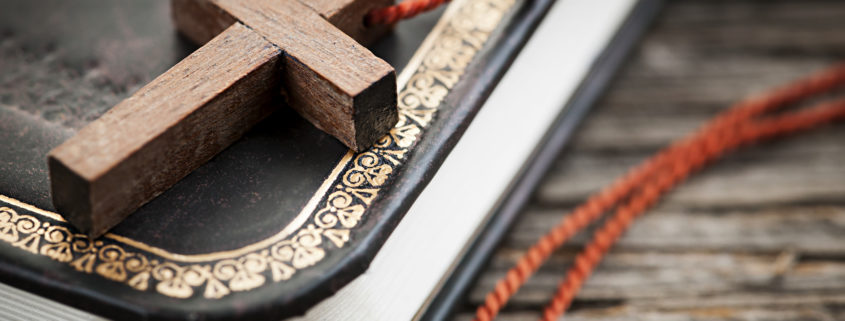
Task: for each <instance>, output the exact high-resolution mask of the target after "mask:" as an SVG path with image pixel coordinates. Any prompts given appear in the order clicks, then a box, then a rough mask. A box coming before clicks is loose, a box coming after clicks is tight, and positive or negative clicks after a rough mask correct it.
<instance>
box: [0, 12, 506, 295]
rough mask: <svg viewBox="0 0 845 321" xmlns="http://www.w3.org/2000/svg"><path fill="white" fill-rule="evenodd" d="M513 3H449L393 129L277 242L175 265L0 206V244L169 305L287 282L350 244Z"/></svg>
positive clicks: (402, 97)
mask: <svg viewBox="0 0 845 321" xmlns="http://www.w3.org/2000/svg"><path fill="white" fill-rule="evenodd" d="M514 2H515V0H466V1H456V2H454V3H453V4H452V5H453V6H458V5H460V6H461V7H460V8H457V11H456V12H455V13H454V14H453V15H452V17H451V18H450V19H449V20H448V21H447V22H446V25H445V26H444V27H443V29H441V30H440V31H439V32H440V33H439V34H438V36H437V38H436V39H435V40H434V41H433V43H432V44H431V47H430V48H429V49H428V51H427V52H426V53H424V54H423V55H422V60H421V62H420V64H419V66H418V67H417V69H416V70H415V72H414V73H413V74H412V76H411V77H410V78H409V80H408V82H407V83H406V85H405V87H404V88H403V90H402V91H401V92H400V93H399V109H400V119H399V122H398V123H397V124H396V126H395V127H394V128H393V129H392V130H391V131H390V133H389V134H388V135H386V136H385V137H383V138H382V139H381V140H379V141H378V142H377V143H376V144H375V145H374V146H373V147H372V148H371V149H370V150H368V151H366V152H363V153H360V154H358V155H356V156H354V157H353V159H352V161H351V162H350V163H349V164H348V165H347V168H346V169H345V170H344V172H343V173H342V174H341V176H340V177H339V178H338V180H337V181H336V182H335V183H334V184H335V185H334V186H333V187H332V188H331V189H330V190H328V191H327V193H326V194H327V195H328V196H327V197H326V198H325V199H324V201H323V202H322V203H321V205H319V206H318V207H317V209H316V211H315V212H314V213H312V215H311V217H310V221H309V222H308V223H306V224H304V225H303V227H302V228H300V230H298V231H296V232H294V233H293V234H292V236H290V237H288V238H287V239H285V240H282V241H279V242H276V243H275V244H272V245H270V246H268V247H266V248H263V249H259V250H255V251H253V252H251V253H248V254H245V255H242V256H239V257H235V258H230V259H224V260H218V261H210V262H202V263H184V262H177V261H174V260H166V259H162V258H159V257H157V256H155V255H154V254H151V253H141V251H138V250H136V249H134V248H133V247H132V246H130V245H127V244H122V243H121V242H119V241H115V240H91V239H89V238H88V237H87V236H86V235H83V234H78V233H73V232H72V228H71V227H70V226H69V225H68V224H67V223H66V222H62V221H57V220H54V219H51V218H48V217H41V216H38V217H36V216H31V215H22V214H19V213H18V212H17V211H16V210H15V209H12V208H10V207H0V241H2V242H4V243H7V244H10V245H12V246H14V247H17V248H20V249H22V250H25V251H27V252H30V253H32V254H37V255H43V256H46V257H49V258H51V259H53V260H55V261H58V262H62V263H66V264H68V265H70V266H71V267H73V268H74V269H76V270H78V271H80V272H83V273H88V274H96V275H100V276H102V277H104V278H106V279H109V280H112V281H116V282H122V283H125V284H126V285H129V286H130V287H132V288H133V289H135V290H138V291H156V292H158V293H160V294H162V295H166V296H168V297H172V298H180V299H186V298H192V297H197V296H202V297H204V298H206V299H219V298H222V297H225V296H227V295H229V294H231V293H233V292H241V291H249V290H251V289H255V288H257V287H260V286H262V285H265V284H269V283H274V282H283V281H285V280H289V279H290V278H292V277H293V276H294V275H295V274H296V273H297V271H298V270H301V269H305V268H308V267H311V266H313V265H315V264H317V263H318V262H320V261H321V260H322V259H323V258H325V257H326V255H327V252H328V251H329V250H330V249H331V247H334V248H342V247H344V246H345V245H346V244H347V243H348V242H349V240H350V235H351V231H352V230H353V229H354V228H355V227H356V226H358V225H359V224H360V222H362V221H363V220H364V219H365V216H366V213H367V208H368V207H369V206H370V204H372V202H373V200H374V199H375V198H376V197H378V194H379V192H380V190H381V188H382V187H383V186H384V185H385V184H387V182H388V181H389V179H390V178H391V175H392V174H393V173H394V172H395V171H396V168H397V167H399V166H401V165H402V163H403V162H404V160H405V159H406V155H407V154H408V152H409V151H410V149H411V148H412V147H413V146H414V144H415V142H416V141H417V139H418V138H419V137H420V135H421V134H422V133H423V131H424V129H425V128H426V127H427V126H428V124H429V123H430V122H431V120H432V118H433V117H434V115H435V113H436V111H437V109H438V108H439V106H440V105H441V103H442V101H443V99H444V98H445V97H446V95H447V94H448V93H449V90H450V89H451V88H452V87H453V86H454V85H455V84H457V82H458V80H459V79H460V77H461V76H462V75H463V74H464V72H465V70H466V68H467V66H468V65H469V64H470V62H471V61H472V59H473V57H474V56H475V55H476V53H477V52H478V51H479V50H480V49H481V47H482V46H483V45H484V43H485V42H486V40H487V38H488V37H489V35H490V34H491V32H492V31H493V30H494V29H495V28H496V26H497V25H498V24H499V23H500V21H501V20H502V18H503V16H504V15H505V13H506V12H507V11H508V10H509V9H510V8H511V7H512V6H513V4H514Z"/></svg>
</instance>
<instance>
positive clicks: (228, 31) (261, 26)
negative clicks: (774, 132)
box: [48, 0, 398, 236]
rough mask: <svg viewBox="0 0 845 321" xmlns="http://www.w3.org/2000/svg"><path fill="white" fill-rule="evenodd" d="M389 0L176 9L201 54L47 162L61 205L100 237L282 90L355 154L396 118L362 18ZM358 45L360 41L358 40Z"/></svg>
mask: <svg viewBox="0 0 845 321" xmlns="http://www.w3.org/2000/svg"><path fill="white" fill-rule="evenodd" d="M391 4H392V0H173V1H172V9H173V17H174V21H175V23H176V26H177V27H178V28H179V29H180V31H181V32H182V33H184V34H185V35H186V36H187V37H188V38H190V39H191V40H193V41H196V42H197V43H205V45H204V46H203V47H202V48H200V49H199V50H197V51H196V52H194V53H193V54H191V55H190V56H188V57H187V58H185V59H184V60H182V61H181V62H179V63H178V64H177V65H176V66H174V67H173V68H171V69H170V70H168V71H167V72H165V73H164V74H163V75H161V76H159V77H158V78H156V79H155V80H153V81H152V82H151V83H150V84H148V85H146V86H145V87H143V88H141V89H140V90H139V91H138V92H136V93H135V94H134V95H132V96H131V97H129V98H128V99H126V100H124V101H123V102H121V103H120V104H118V105H117V106H115V107H113V108H112V109H111V110H109V111H108V112H107V113H105V114H104V115H103V116H102V117H100V118H99V119H97V120H96V121H94V122H92V123H91V124H89V125H88V126H86V127H85V128H83V129H82V130H80V131H79V133H77V134H76V136H74V137H72V138H70V139H69V140H67V141H66V142H65V143H63V144H62V145H60V146H58V147H56V148H55V149H53V150H52V151H51V152H50V153H49V155H48V166H49V169H50V182H51V190H52V196H53V203H54V205H55V206H56V209H57V210H58V211H59V212H60V213H61V214H62V215H64V216H65V218H67V219H68V220H69V221H70V222H71V223H73V224H74V225H75V226H77V227H78V228H79V229H81V230H82V231H84V232H86V233H88V234H89V235H91V236H98V235H101V234H103V233H105V231H106V230H108V229H109V228H111V227H112V226H114V225H116V224H117V223H119V222H120V221H121V220H122V219H123V218H125V217H126V216H128V215H129V214H131V213H132V212H134V211H135V210H136V209H138V208H139V207H140V206H141V205H143V204H144V203H146V202H148V201H150V200H151V199H152V198H154V197H155V196H157V195H158V194H160V193H162V192H163V191H164V190H166V189H167V188H169V187H170V186H172V185H173V184H175V183H176V182H177V181H179V180H180V179H182V178H183V177H184V176H186V175H187V174H188V173H190V172H191V171H193V170H194V169H196V168H197V167H199V166H200V165H202V164H203V163H205V162H207V161H208V160H210V159H211V158H212V157H213V156H214V155H215V154H217V153H218V152H220V151H221V150H223V149H224V148H226V147H227V146H228V145H230V144H231V143H233V142H234V141H235V140H236V139H238V138H239V137H240V136H241V135H242V134H243V133H244V132H245V131H246V130H247V129H249V128H250V127H252V126H253V125H254V124H255V123H257V122H258V121H260V120H261V119H263V118H265V117H266V116H268V115H269V114H270V112H271V111H272V106H271V105H269V104H267V102H270V101H272V100H273V98H274V96H278V95H279V93H282V95H283V96H284V97H285V99H286V100H287V102H288V104H289V105H290V106H291V107H293V108H294V109H296V110H297V111H298V112H299V114H301V115H302V116H303V117H304V118H306V119H308V120H309V121H311V122H312V123H313V124H314V125H315V126H317V127H318V128H320V129H322V130H323V131H325V132H327V133H329V134H331V135H333V136H335V137H337V138H338V139H339V140H340V141H341V142H343V143H344V144H346V145H347V146H349V147H350V148H352V149H354V150H357V151H360V150H363V149H366V148H368V147H369V146H370V145H371V144H373V143H374V142H375V141H376V140H377V139H379V138H380V137H381V136H383V135H384V134H386V133H387V131H388V130H389V129H390V128H391V127H392V126H393V125H394V124H395V123H396V121H397V120H398V112H397V110H396V75H395V72H394V70H393V68H392V67H391V66H390V65H389V64H387V63H386V62H384V61H383V60H381V59H379V58H377V57H376V56H375V55H373V54H372V53H371V52H370V51H368V50H367V49H366V48H364V47H362V46H361V45H360V44H359V43H358V42H356V40H357V41H360V42H362V43H367V42H370V41H373V40H375V39H376V38H377V37H379V36H381V35H383V34H384V33H385V31H386V30H387V27H378V28H368V27H366V26H364V17H365V15H366V13H367V12H369V11H370V10H372V9H374V8H378V7H384V6H388V5H391ZM353 38H354V39H353Z"/></svg>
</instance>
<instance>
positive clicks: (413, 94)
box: [0, 0, 549, 319]
mask: <svg viewBox="0 0 845 321" xmlns="http://www.w3.org/2000/svg"><path fill="white" fill-rule="evenodd" d="M548 3H549V2H548V1H538V2H532V1H517V0H456V1H453V3H451V4H450V5H449V6H448V8H447V9H445V10H443V11H441V12H439V13H436V14H434V15H432V16H431V17H429V18H428V19H427V20H425V19H423V20H419V21H417V22H409V23H408V24H406V25H400V26H399V27H398V29H397V30H396V31H395V33H394V35H392V36H391V37H390V38H388V39H386V40H383V41H382V42H380V43H379V44H378V45H376V47H375V52H376V53H377V54H378V55H379V56H381V57H383V58H384V59H386V60H387V61H388V62H390V63H391V64H393V65H394V66H395V67H396V68H397V70H401V72H400V74H399V77H398V82H399V88H400V90H399V106H400V121H399V123H397V125H396V126H395V127H394V129H392V130H391V131H390V133H389V134H388V135H386V136H385V137H384V138H382V139H381V140H380V141H379V142H378V143H377V144H376V145H375V146H373V147H372V148H371V149H370V150H368V151H365V152H362V153H357V154H355V153H351V152H349V151H348V150H347V149H346V148H345V147H343V145H342V144H341V143H339V142H338V141H336V140H335V139H334V138H332V137H330V136H328V135H326V134H324V133H322V132H320V131H319V130H317V129H315V128H313V126H312V125H310V124H308V123H307V122H306V121H304V120H302V119H301V118H300V117H299V116H298V115H296V113H295V112H293V111H291V110H289V109H287V108H284V106H282V103H277V104H278V105H279V108H278V110H277V111H276V112H275V113H274V114H273V115H272V116H270V118H269V119H267V120H265V121H264V122H262V123H260V124H259V125H258V126H256V128H254V129H253V130H252V131H250V132H248V133H247V134H246V135H245V136H244V137H243V138H242V139H241V140H240V141H238V142H237V143H236V144H234V145H233V146H231V147H229V148H228V149H226V150H225V151H223V152H222V153H220V154H218V155H217V156H216V157H215V158H214V159H213V160H212V161H211V162H209V163H208V164H205V165H203V166H202V167H201V168H199V169H198V170H196V171H195V172H193V173H192V174H190V175H189V176H188V177H186V178H185V179H184V180H182V181H181V182H179V183H178V184H176V185H175V186H173V187H172V188H170V189H169V190H168V191H166V192H165V193H163V194H162V195H160V196H159V197H158V198H156V199H155V200H153V201H152V202H150V203H148V204H147V205H145V206H144V207H143V208H141V209H140V210H138V211H137V212H136V213H134V214H133V215H132V216H130V217H129V218H128V219H127V220H125V221H124V222H123V223H121V224H120V225H119V226H117V227H116V228H114V229H113V230H112V231H111V232H110V233H109V234H107V235H105V236H104V237H101V238H98V239H93V240H92V239H89V238H88V237H87V236H85V235H83V234H82V233H79V232H78V231H76V230H75V229H74V228H73V227H72V226H71V225H69V224H68V223H67V222H66V221H65V220H64V219H63V218H62V217H61V215H60V213H56V212H54V210H53V208H52V204H51V202H50V196H49V181H48V179H47V169H46V160H45V155H46V153H47V151H49V150H50V149H51V148H53V147H55V146H56V145H58V144H60V143H61V142H62V141H64V140H65V139H67V138H68V137H70V136H72V135H73V133H74V132H75V131H77V130H79V129H80V128H81V127H83V126H84V125H85V124H87V123H88V122H90V121H92V120H93V119H96V118H97V117H98V116H99V115H101V114H102V113H103V112H105V111H106V110H107V109H108V108H109V107H110V106H113V105H114V104H115V103H116V102H118V101H120V100H121V99H123V98H124V97H126V96H128V95H129V94H131V93H132V92H133V91H134V90H136V89H137V88H139V87H140V86H141V85H143V84H145V83H147V82H148V81H149V80H150V79H152V78H154V77H155V76H156V75H157V74H159V73H161V72H162V71H164V70H165V69H166V68H168V67H169V66H171V65H172V64H174V63H175V62H176V61H178V60H179V59H181V58H182V57H184V56H185V55H187V54H188V53H190V52H191V51H193V50H194V49H195V47H193V46H191V45H189V44H188V43H187V42H186V41H185V40H184V39H180V38H179V36H178V35H177V34H176V33H175V31H174V28H173V27H172V25H171V23H170V21H169V14H168V4H167V2H154V3H148V2H144V1H115V2H109V3H107V4H103V3H99V2H95V1H82V2H79V3H73V4H70V3H67V2H63V1H39V2H13V1H12V2H8V3H4V4H3V8H8V9H9V10H3V12H2V13H0V16H2V19H0V20H2V23H0V24H2V27H0V28H2V29H0V30H2V31H3V52H2V55H3V57H2V58H3V59H0V61H2V62H0V68H2V70H3V73H2V76H0V83H1V84H2V91H3V92H2V97H3V100H2V105H0V142H2V146H3V149H4V152H3V155H4V156H3V158H4V161H3V162H0V241H2V242H0V281H2V282H4V283H7V284H11V285H13V286H16V287H18V288H21V289H24V290H26V291H29V292H32V293H35V294H38V295H41V296H44V297H47V298H50V299H54V300H57V301H59V302H62V303H66V304H69V305H71V306H75V307H78V308H81V309H83V310H87V311H90V312H92V313H95V314H99V315H103V316H107V317H120V318H121V319H147V318H156V319H161V318H164V319H184V318H200V319H227V318H252V317H266V318H280V317H286V316H291V315H297V314H301V313H303V312H304V311H305V310H306V309H307V308H308V307H310V306H312V305H313V304H315V303H316V302H318V301H319V300H321V299H323V298H325V297H328V296H330V295H331V294H333V293H335V292H336V291H338V290H339V289H340V288H341V287H342V286H343V285H345V284H346V283H348V282H349V281H351V280H352V279H354V278H355V277H356V276H358V275H359V274H361V273H362V272H363V271H364V270H365V269H366V268H367V266H368V264H369V262H370V260H371V259H372V257H373V256H374V255H375V253H376V252H377V251H378V249H379V248H380V246H381V244H382V243H383V241H384V240H385V239H386V238H387V236H388V235H389V234H390V232H391V231H392V230H393V228H394V227H395V226H396V224H397V223H398V221H399V220H400V219H401V217H402V215H403V214H404V213H405V211H406V210H407V209H408V207H409V206H410V204H411V203H412V202H413V200H414V199H415V197H416V195H418V194H419V193H420V191H421V190H422V188H423V187H424V186H425V184H426V183H427V182H428V180H429V179H430V178H431V177H432V175H433V174H434V172H435V171H436V170H437V168H438V166H439V164H440V163H442V161H443V159H444V157H445V156H446V155H447V154H448V152H449V150H450V149H451V147H452V146H454V144H455V142H456V141H457V140H458V138H459V137H460V134H461V133H462V132H463V130H464V129H465V128H466V126H467V125H468V123H469V121H470V120H471V119H472V116H473V115H474V114H475V113H476V112H477V110H478V108H479V107H480V105H481V102H483V100H484V98H485V97H486V95H488V94H489V92H490V90H492V88H493V86H494V85H495V84H496V82H497V81H498V79H499V77H500V76H501V74H502V72H503V71H504V70H505V69H507V67H508V65H509V63H510V61H511V60H512V57H513V56H514V55H515V54H516V52H518V50H519V48H520V47H521V45H522V44H523V43H524V41H525V38H526V34H525V33H519V34H515V35H512V34H511V33H510V30H511V29H510V28H511V26H512V25H514V24H515V23H517V22H518V23H521V24H526V23H527V24H531V23H533V22H536V20H539V19H540V18H541V15H536V14H535V15H531V16H526V15H525V12H530V11H531V10H529V9H531V8H532V6H533V8H535V10H536V8H540V9H541V10H545V9H544V7H542V6H545V8H548ZM537 6H539V7H537ZM436 15H440V17H439V18H437V17H436ZM527 18H530V19H534V20H535V21H530V20H526V19H527ZM45 22H46V23H45Z"/></svg>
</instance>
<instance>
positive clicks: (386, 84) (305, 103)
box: [174, 0, 398, 150]
mask: <svg viewBox="0 0 845 321" xmlns="http://www.w3.org/2000/svg"><path fill="white" fill-rule="evenodd" d="M362 2H366V0H357V1H352V0H334V1H315V2H314V3H311V4H310V6H309V5H305V4H303V3H301V2H300V1H299V0H175V1H174V15H175V18H176V21H177V24H178V25H179V27H180V29H182V30H184V31H185V32H186V33H187V34H188V35H189V37H191V38H192V39H197V40H202V39H204V38H206V37H207V35H208V34H212V33H214V32H215V31H216V30H218V29H220V28H222V26H223V25H224V24H226V23H230V22H233V21H240V22H241V23H243V24H245V25H246V26H248V27H250V28H252V29H253V30H254V31H255V32H256V33H258V34H260V35H262V36H263V37H264V38H265V39H267V41H269V42H271V43H273V44H274V45H276V46H278V47H279V48H280V49H281V50H282V51H283V53H284V57H285V59H284V61H283V65H284V67H283V68H282V70H283V71H282V75H281V77H282V87H283V89H284V91H285V95H286V97H287V99H288V103H289V105H290V106H291V107H293V108H294V109H296V110H297V111H298V112H299V114H300V115H302V116H303V117H305V118H306V119H308V120H309V121H311V122H312V123H313V124H314V125H315V126H317V127H318V128H320V129H322V130H323V131H325V132H327V133H329V134H332V135H333V136H335V137H337V138H338V139H340V140H341V141H342V142H344V143H345V144H346V145H347V146H349V147H351V148H352V149H355V150H362V149H364V148H366V147H368V146H370V145H371V144H372V143H374V142H375V141H376V140H377V139H379V138H380V137H381V135H383V134H384V133H385V132H386V131H387V130H389V129H390V127H392V126H393V125H394V124H395V122H396V121H397V120H398V113H397V112H396V94H395V93H396V75H395V73H394V71H393V67H391V66H390V65H389V64H387V63H386V62H384V61H383V60H381V59H379V58H378V57H376V56H375V55H373V54H372V53H371V52H370V51H369V50H367V49H366V48H365V47H363V46H362V45H360V44H359V43H357V42H356V41H355V40H354V39H352V38H351V37H350V36H348V35H346V34H345V33H344V32H343V31H342V30H340V29H338V28H337V27H335V26H334V25H332V24H331V23H330V22H329V21H326V20H325V16H327V17H330V18H332V19H334V20H336V21H338V22H341V23H347V24H348V25H349V26H350V27H347V28H348V29H349V30H352V31H353V32H357V33H358V34H360V37H361V38H367V37H368V36H367V35H366V33H365V32H364V31H362V30H363V29H361V28H364V27H363V16H364V15H365V14H366V10H365V9H366V8H369V6H372V4H370V5H367V6H365V5H362V4H360V3H362ZM338 3H340V4H338ZM332 4H335V5H332ZM315 8H316V9H319V10H321V11H322V12H323V14H321V13H320V12H318V11H315V10H316V9H315ZM344 12H350V13H352V14H359V16H357V17H354V18H345V19H344V18H341V17H345V16H344V15H343V14H342V13H344ZM347 20H348V21H358V23H357V24H352V23H348V22H346V21H347ZM373 32H374V33H380V32H382V31H381V30H374V31H373Z"/></svg>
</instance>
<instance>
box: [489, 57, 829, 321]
mask: <svg viewBox="0 0 845 321" xmlns="http://www.w3.org/2000/svg"><path fill="white" fill-rule="evenodd" d="M843 83H845V65H842V66H837V67H834V68H831V69H830V70H828V71H825V72H822V73H820V74H817V75H815V76H813V77H810V78H807V79H805V80H802V81H799V82H796V83H795V84H792V85H790V86H787V87H784V88H781V89H778V90H776V91H774V92H773V93H771V94H769V95H767V96H764V97H761V98H758V99H752V100H749V101H746V102H743V103H740V104H737V105H735V106H734V107H732V108H731V109H729V110H727V111H725V112H723V113H721V114H720V115H718V116H717V117H715V118H714V119H713V120H712V121H711V122H710V123H708V124H707V125H706V126H704V127H702V128H701V129H700V130H699V131H697V132H696V133H694V134H693V135H690V136H689V137H687V138H686V139H682V140H679V141H677V142H675V143H673V144H672V145H670V146H669V147H667V148H665V149H664V150H662V151H661V152H659V153H658V154H657V155H656V156H654V157H652V158H651V159H648V160H647V161H645V162H644V163H642V164H641V165H639V166H637V167H635V168H633V169H632V170H631V171H629V173H628V174H627V175H625V176H623V177H621V178H619V179H617V180H616V181H615V182H614V183H613V184H611V185H610V186H608V187H607V188H605V189H603V190H602V191H600V192H598V193H596V194H593V195H592V196H591V197H590V198H588V199H587V201H585V202H584V203H583V204H582V205H580V206H578V207H577V208H575V210H574V211H573V212H572V213H571V214H570V215H568V216H566V217H564V218H563V219H562V220H561V222H560V223H559V224H558V225H557V226H555V227H554V228H552V230H550V231H549V232H548V233H547V234H546V235H544V236H543V237H542V238H540V240H538V241H537V243H535V244H534V245H533V246H532V247H531V248H530V249H529V250H528V252H526V253H525V254H524V255H523V256H522V257H521V258H520V259H519V260H518V262H517V264H516V266H515V267H513V268H511V269H510V270H509V271H508V273H507V275H506V276H505V277H504V278H503V279H502V280H500V281H499V282H498V283H497V284H496V286H495V289H494V290H493V291H491V292H490V293H489V294H487V297H486V298H485V302H484V304H483V305H482V306H480V307H478V309H477V311H476V320H479V321H486V320H491V319H493V318H494V317H495V316H496V314H497V313H498V311H499V310H500V309H501V308H502V306H503V305H504V304H505V303H506V302H507V301H508V299H509V298H510V297H511V296H512V295H513V294H514V293H516V291H517V290H518V289H519V288H520V287H521V286H522V284H524V283H525V280H526V279H527V278H528V277H529V276H531V275H532V274H534V272H536V270H537V269H538V268H539V267H540V265H541V264H542V263H543V262H544V261H546V259H547V258H548V257H549V256H550V255H551V253H552V252H553V251H554V250H555V249H557V248H558V247H560V246H561V245H562V244H563V242H565V241H566V240H567V239H569V238H570V237H572V236H573V235H574V234H576V233H577V232H578V231H580V230H581V229H583V228H585V227H586V226H587V225H589V224H590V223H592V222H593V221H595V220H597V219H598V218H600V217H601V215H602V213H604V212H606V211H608V210H610V209H611V208H612V207H613V206H616V205H618V204H619V203H620V202H622V201H624V200H626V199H627V202H626V203H625V204H622V205H619V206H618V208H617V209H616V212H615V214H614V216H613V217H611V218H610V219H609V220H608V221H607V222H606V223H605V224H604V225H603V226H602V227H601V228H600V229H599V230H598V231H597V232H596V234H595V235H594V237H593V240H592V241H591V243H590V244H589V245H587V246H586V247H585V248H584V250H583V252H581V253H580V254H578V255H577V256H576V259H575V263H574V264H573V267H572V268H571V269H570V270H569V272H568V274H567V276H566V278H565V279H564V281H563V282H561V284H560V286H559V287H558V291H557V293H556V294H555V297H554V298H553V299H552V300H551V302H550V303H549V306H547V307H546V309H545V311H544V314H543V320H553V319H555V318H557V317H558V316H560V315H562V314H563V312H564V311H565V310H566V308H567V307H568V306H569V304H570V303H571V302H572V299H573V297H574V296H575V294H576V293H577V292H578V290H579V289H580V288H581V285H582V284H583V282H584V281H585V279H586V278H587V277H588V276H589V275H590V274H591V273H592V270H593V268H595V266H596V265H597V264H598V262H599V261H601V258H602V256H603V255H604V253H605V252H607V250H608V249H609V248H610V246H611V245H612V244H613V243H614V242H615V241H616V239H618V238H619V237H620V236H621V234H622V233H623V232H624V231H625V230H626V229H627V227H628V226H629V225H630V223H631V222H632V221H633V219H634V218H636V217H637V216H638V215H640V214H641V213H642V212H643V211H645V210H646V209H647V208H648V207H650V206H651V205H653V204H654V203H655V202H656V201H657V200H658V199H659V198H660V196H661V195H662V194H663V193H665V192H667V191H668V190H669V189H671V188H672V187H674V186H675V185H676V184H678V183H680V182H681V181H682V180H683V179H685V178H686V177H687V176H688V175H690V174H691V173H692V172H694V171H697V170H698V169H700V168H701V167H703V166H704V165H705V164H706V163H708V162H710V161H713V160H715V159H717V158H719V157H720V156H722V155H724V154H725V153H727V152H729V151H730V150H733V149H735V148H737V147H739V146H741V145H743V144H749V143H752V142H754V141H756V140H761V139H767V138H772V137H774V136H777V135H784V134H789V133H792V132H796V131H799V130H806V129H810V128H812V127H814V126H817V125H820V124H822V123H825V122H830V121H834V120H842V119H845V100H841V101H836V102H834V103H830V104H823V105H819V106H817V107H814V108H812V109H807V110H803V111H800V112H793V113H790V114H785V115H782V116H778V117H770V118H769V119H764V120H755V119H754V118H755V117H757V116H761V115H763V114H765V113H766V112H771V111H774V110H776V109H778V108H781V107H783V106H785V105H787V104H791V103H795V102H798V101H800V100H802V99H805V98H807V97H810V96H813V95H817V94H820V93H823V92H825V91H829V90H831V89H833V88H835V87H836V86H839V85H841V84H843Z"/></svg>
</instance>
